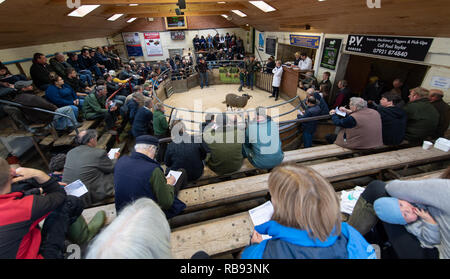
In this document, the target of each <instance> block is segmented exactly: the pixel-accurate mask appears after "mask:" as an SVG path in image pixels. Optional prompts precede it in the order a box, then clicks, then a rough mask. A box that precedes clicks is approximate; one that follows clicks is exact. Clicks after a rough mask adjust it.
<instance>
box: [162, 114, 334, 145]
mask: <svg viewBox="0 0 450 279" xmlns="http://www.w3.org/2000/svg"><path fill="white" fill-rule="evenodd" d="M330 118H331V116H330V115H320V116H313V117H307V118H302V119H293V120H286V121H281V122H279V124H278V127H281V125H284V124H293V123H296V124H298V123H306V122H311V121H319V120H328V119H330ZM294 127H295V126H294ZM170 142H172V137H168V138H162V139H160V140H159V143H170Z"/></svg>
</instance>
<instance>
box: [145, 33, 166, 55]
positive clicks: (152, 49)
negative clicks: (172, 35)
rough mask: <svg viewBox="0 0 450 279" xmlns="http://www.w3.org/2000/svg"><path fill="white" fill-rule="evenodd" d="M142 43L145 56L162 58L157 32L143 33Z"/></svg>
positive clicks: (159, 38)
mask: <svg viewBox="0 0 450 279" xmlns="http://www.w3.org/2000/svg"><path fill="white" fill-rule="evenodd" d="M144 41H145V49H146V50H147V56H163V49H162V46H161V37H160V35H159V32H149V33H144Z"/></svg>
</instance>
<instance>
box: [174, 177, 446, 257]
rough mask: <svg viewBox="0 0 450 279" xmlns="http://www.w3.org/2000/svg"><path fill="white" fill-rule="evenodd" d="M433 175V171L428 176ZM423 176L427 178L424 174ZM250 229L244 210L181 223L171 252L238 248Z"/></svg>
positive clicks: (187, 254) (243, 244) (247, 238)
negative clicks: (187, 224)
mask: <svg viewBox="0 0 450 279" xmlns="http://www.w3.org/2000/svg"><path fill="white" fill-rule="evenodd" d="M442 173H443V171H442ZM436 175H437V172H436V173H434V174H432V175H431V176H433V177H434V176H436ZM438 176H439V175H438ZM423 177H424V178H423V179H425V178H430V176H429V175H428V176H427V174H425V175H424V176H423ZM416 178H417V177H416ZM406 179H407V178H405V180H406ZM253 229H254V226H253V223H252V221H251V218H250V215H249V214H248V212H243V213H239V214H235V215H231V216H227V217H224V218H219V219H214V220H209V221H206V222H202V223H198V224H195V225H190V226H186V227H181V228H178V229H175V230H173V231H172V234H171V246H172V255H173V257H174V258H176V259H189V258H191V257H192V255H194V254H195V253H196V252H198V251H205V252H206V253H207V254H209V255H210V256H212V255H217V254H222V253H229V252H230V253H231V252H233V251H239V250H241V249H243V248H245V247H246V246H248V244H249V241H250V238H251V235H252V233H253Z"/></svg>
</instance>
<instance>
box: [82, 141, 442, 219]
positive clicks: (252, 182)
mask: <svg viewBox="0 0 450 279" xmlns="http://www.w3.org/2000/svg"><path fill="white" fill-rule="evenodd" d="M448 159H450V153H446V152H443V151H440V150H437V149H431V150H423V149H422V148H421V147H414V148H408V149H403V150H398V151H391V152H385V153H380V154H374V155H368V156H362V157H356V158H351V159H344V160H340V161H334V162H328V163H321V164H316V165H311V166H310V167H311V168H313V169H315V170H316V171H318V172H319V173H320V174H321V175H323V176H324V177H325V178H327V179H328V180H329V181H330V182H336V181H340V180H346V179H351V178H355V177H361V176H365V175H370V174H376V173H378V172H380V171H382V170H387V169H395V168H401V167H405V166H412V165H420V164H426V163H430V162H436V161H440V160H448ZM269 175H270V174H263V175H257V176H253V177H248V178H243V179H237V180H232V181H226V182H221V183H215V184H210V185H206V186H201V187H195V188H190V189H184V190H181V191H180V194H179V199H180V200H182V201H183V202H185V203H186V205H187V208H186V210H185V213H188V212H193V211H196V210H202V209H205V208H211V207H213V206H218V205H224V204H230V203H234V202H238V201H242V200H250V199H254V198H260V197H264V196H265V195H266V194H267V192H268V185H267V180H268V177H269ZM99 210H105V211H106V212H107V216H108V222H111V221H112V219H114V218H115V216H116V212H115V206H114V204H110V205H105V206H100V207H96V208H91V209H88V210H85V211H84V212H83V215H84V216H85V218H86V219H87V220H90V218H92V217H93V216H94V215H95V213H96V212H97V211H99Z"/></svg>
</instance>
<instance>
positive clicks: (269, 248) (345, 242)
mask: <svg viewBox="0 0 450 279" xmlns="http://www.w3.org/2000/svg"><path fill="white" fill-rule="evenodd" d="M268 183H269V192H270V194H271V197H272V204H273V208H274V213H273V215H272V218H271V220H270V221H268V222H266V223H264V224H261V225H259V226H256V227H255V231H254V232H253V236H252V239H251V245H250V246H249V247H247V248H246V249H245V250H244V251H243V253H242V258H243V259H374V258H376V255H375V251H374V249H373V247H372V246H371V245H370V244H369V243H367V241H366V240H365V239H364V238H363V237H362V236H361V234H360V233H359V232H358V231H356V230H355V229H354V228H352V227H351V226H349V225H348V224H347V223H343V222H341V213H340V205H339V198H338V196H337V195H336V193H335V191H334V189H333V187H332V186H331V185H330V183H329V182H328V181H327V180H326V179H325V178H323V177H322V176H321V175H320V174H318V173H317V172H316V171H314V170H313V169H311V168H309V167H302V166H295V165H284V166H280V167H277V168H276V169H274V170H273V171H272V173H271V174H270V177H269V181H268ZM262 235H268V236H270V237H271V238H270V239H266V240H263V238H262Z"/></svg>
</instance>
